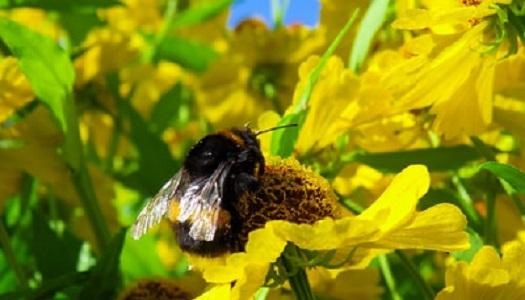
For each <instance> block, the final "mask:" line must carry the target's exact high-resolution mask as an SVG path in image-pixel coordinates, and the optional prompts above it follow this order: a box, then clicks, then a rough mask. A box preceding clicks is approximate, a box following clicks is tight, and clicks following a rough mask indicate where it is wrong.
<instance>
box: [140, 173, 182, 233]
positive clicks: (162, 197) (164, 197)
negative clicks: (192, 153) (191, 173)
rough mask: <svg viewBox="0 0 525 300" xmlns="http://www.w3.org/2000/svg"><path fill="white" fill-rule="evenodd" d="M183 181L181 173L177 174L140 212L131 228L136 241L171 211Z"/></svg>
mask: <svg viewBox="0 0 525 300" xmlns="http://www.w3.org/2000/svg"><path fill="white" fill-rule="evenodd" d="M180 181H181V171H179V172H177V174H175V176H173V177H172V178H171V179H170V180H168V182H166V184H164V186H163V187H162V188H161V189H160V191H159V192H158V193H157V195H155V197H153V198H152V199H151V200H149V201H148V203H146V205H145V206H144V208H142V210H141V211H140V214H139V216H138V217H137V220H136V221H135V223H134V224H133V227H132V228H131V235H132V236H133V238H134V239H136V240H137V239H138V238H140V237H141V236H142V235H143V234H145V233H146V232H147V231H148V230H149V229H150V228H151V227H153V226H154V225H156V224H158V223H159V222H160V220H161V219H162V218H163V217H164V215H166V213H167V212H168V210H169V207H170V202H171V201H172V200H173V199H174V198H175V194H176V193H177V190H178V189H179V186H180Z"/></svg>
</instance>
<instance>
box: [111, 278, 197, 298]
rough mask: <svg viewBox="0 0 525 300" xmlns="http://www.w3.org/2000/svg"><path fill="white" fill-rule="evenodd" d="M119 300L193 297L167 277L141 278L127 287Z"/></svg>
mask: <svg viewBox="0 0 525 300" xmlns="http://www.w3.org/2000/svg"><path fill="white" fill-rule="evenodd" d="M118 299H119V300H189V299H193V297H192V296H191V295H190V294H189V293H187V292H186V291H183V290H182V289H181V288H180V287H179V286H178V285H177V284H176V283H175V282H173V281H170V280H167V279H145V280H140V281H138V282H136V283H134V284H133V285H131V286H130V287H129V288H128V289H126V290H125V291H124V292H123V293H122V294H121V295H120V296H119V298H118Z"/></svg>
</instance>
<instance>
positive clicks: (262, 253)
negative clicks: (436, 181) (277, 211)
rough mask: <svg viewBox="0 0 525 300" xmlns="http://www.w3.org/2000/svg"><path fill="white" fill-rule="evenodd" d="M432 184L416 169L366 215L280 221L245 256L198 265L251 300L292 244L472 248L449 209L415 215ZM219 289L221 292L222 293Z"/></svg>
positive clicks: (254, 235)
mask: <svg viewBox="0 0 525 300" xmlns="http://www.w3.org/2000/svg"><path fill="white" fill-rule="evenodd" d="M429 183H430V178H429V175H428V172H427V170H426V168H425V167H424V166H420V165H414V166H410V167H407V168H406V169H404V170H403V171H402V172H401V173H399V174H398V175H397V176H396V177H395V178H394V180H393V181H392V183H391V184H390V186H389V187H388V188H387V189H386V191H385V192H384V193H383V194H382V195H381V197H379V199H377V200H376V202H375V203H374V204H372V206H371V207H369V208H368V209H366V210H365V211H364V212H363V213H362V214H360V215H358V216H356V217H353V216H349V217H343V218H340V219H332V218H326V219H323V220H320V221H318V222H316V223H314V224H313V225H309V224H296V223H291V222H288V221H282V220H275V221H270V222H267V223H266V225H265V227H264V228H262V229H258V230H255V231H252V232H251V233H250V235H249V239H248V243H247V245H246V250H245V251H244V252H239V253H233V254H231V255H229V256H228V257H226V258H225V259H224V260H222V261H213V262H210V261H207V262H205V263H203V262H202V261H201V262H200V263H197V264H196V265H197V266H198V268H200V269H202V270H203V276H204V278H205V279H206V281H208V282H212V283H217V284H225V283H228V282H233V281H235V282H236V284H235V285H234V286H233V288H232V290H231V293H232V295H231V297H232V298H231V299H246V298H247V297H249V296H251V295H253V293H255V291H256V290H257V289H258V288H259V287H260V286H261V285H262V284H263V283H264V280H265V276H266V272H267V271H268V268H269V264H270V263H273V262H275V261H276V260H277V259H278V258H279V256H280V255H281V253H282V251H283V250H284V247H285V245H286V243H287V242H292V243H294V244H295V245H297V246H299V247H300V248H303V249H308V250H336V249H348V248H351V247H359V248H365V249H375V248H378V249H399V248H401V249H403V248H418V249H434V250H440V251H454V250H461V249H465V248H467V247H468V236H467V234H466V233H465V232H464V231H463V229H464V227H465V225H466V220H465V217H464V216H463V214H462V213H461V211H459V209H457V208H456V207H455V206H453V205H450V204H439V205H436V206H434V207H431V208H429V209H427V210H425V211H422V212H418V211H416V204H417V202H418V200H419V199H420V198H421V197H422V196H423V195H424V194H425V193H426V192H427V190H428V187H429ZM223 288H224V287H223V286H218V287H216V289H221V291H222V289H223Z"/></svg>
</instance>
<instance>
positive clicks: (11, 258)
mask: <svg viewBox="0 0 525 300" xmlns="http://www.w3.org/2000/svg"><path fill="white" fill-rule="evenodd" d="M0 245H1V246H2V249H3V250H4V255H5V258H6V260H7V263H8V264H9V265H10V266H11V268H13V271H14V272H15V276H16V280H17V281H18V284H19V285H20V288H21V289H22V291H28V290H29V284H28V282H27V277H26V276H25V274H24V270H23V269H22V267H21V266H20V265H19V264H18V262H17V261H16V256H15V252H14V251H13V247H11V242H10V240H9V235H8V234H7V230H6V228H5V226H4V222H3V221H1V220H0Z"/></svg>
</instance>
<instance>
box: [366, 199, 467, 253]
mask: <svg viewBox="0 0 525 300" xmlns="http://www.w3.org/2000/svg"><path fill="white" fill-rule="evenodd" d="M466 225H467V220H466V218H465V216H464V215H463V213H462V212H461V210H459V208H457V207H456V206H454V205H452V204H447V203H443V204H438V205H436V206H433V207H431V208H429V209H427V210H425V211H422V212H419V213H417V214H416V216H415V217H414V219H413V220H411V222H410V223H409V224H407V225H406V226H404V227H403V228H400V229H398V230H396V231H393V232H392V233H390V234H387V235H385V236H384V237H383V238H381V239H380V240H378V241H377V242H375V243H374V245H376V246H379V247H386V248H392V249H396V248H397V249H431V250H438V251H457V250H464V249H467V248H468V246H469V239H468V235H467V233H466V232H464V231H463V230H464V229H465V226H466Z"/></svg>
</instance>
